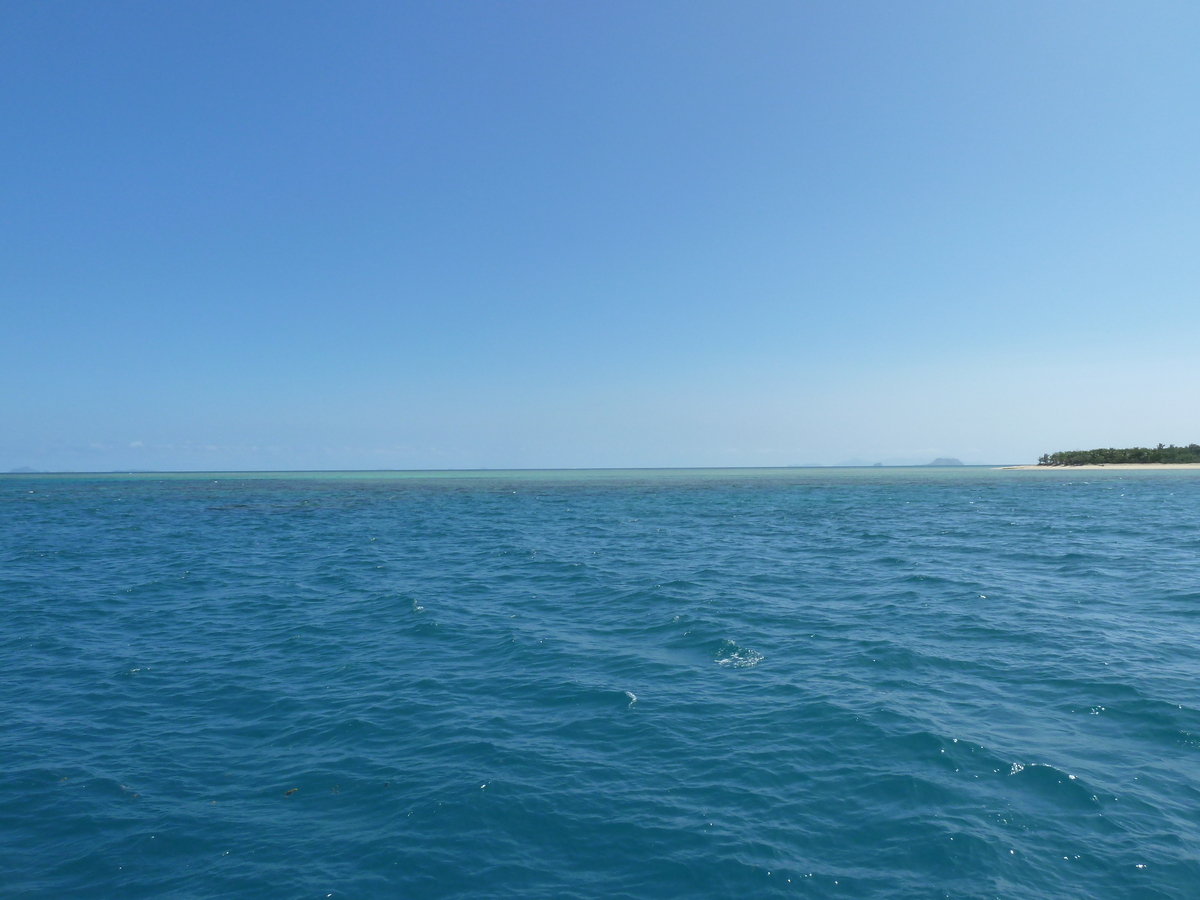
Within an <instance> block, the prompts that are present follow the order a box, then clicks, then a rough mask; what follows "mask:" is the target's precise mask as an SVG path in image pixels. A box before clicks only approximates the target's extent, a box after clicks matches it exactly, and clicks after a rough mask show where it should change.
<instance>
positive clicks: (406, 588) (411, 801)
mask: <svg viewBox="0 0 1200 900" xmlns="http://www.w3.org/2000/svg"><path fill="white" fill-rule="evenodd" d="M0 536H2V538H3V540H2V541H0V610H2V618H0V712H2V714H3V720H2V721H3V725H2V734H3V740H2V741H0V748H2V756H0V761H2V762H3V765H2V766H0V873H2V874H0V884H3V885H4V888H5V892H6V894H7V895H8V896H14V897H23V898H72V897H74V898H84V897H88V898H90V897H104V898H151V897H153V898H194V897H224V898H308V897H312V898H321V897H324V898H329V897H333V898H338V897H345V898H374V897H380V898H383V897H387V898H392V897H405V898H443V897H446V898H448V897H472V898H518V897H519V898H599V897H604V898H674V897H679V898H684V897H687V898H694V897H729V896H755V897H801V898H804V897H810V898H824V897H828V898H839V897H846V898H850V897H872V898H874V897H879V898H885V897H886V898H929V897H953V898H1024V900H1030V898H1034V900H1037V898H1076V897H1078V898H1109V897H1111V898H1130V897H1137V898H1180V900H1182V898H1194V897H1196V896H1198V895H1200V640H1198V638H1200V478H1198V477H1197V476H1196V475H1195V474H1194V473H1190V472H1182V471H1164V472H1152V473H1144V474H1143V473H1139V472H1095V471H1086V472H1071V471H1064V470H1055V471H1049V472H1040V471H1033V472H1022V471H997V470H991V469H973V468H963V469H955V470H917V469H895V470H886V469H885V470H878V469H876V470H820V469H814V470H804V469H796V470H747V471H720V470H713V471H661V472H653V471H647V472H629V471H624V472H603V471H597V472H522V473H446V474H434V473H425V474H421V473H357V474H356V473H349V474H341V475H337V474H329V473H325V474H312V475H303V474H295V473H292V474H278V475H236V474H209V475H151V474H146V475H127V476H119V475H111V476H66V475H60V476H32V475H21V476H16V475H14V476H4V477H2V478H0Z"/></svg>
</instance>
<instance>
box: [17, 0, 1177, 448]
mask: <svg viewBox="0 0 1200 900" xmlns="http://www.w3.org/2000/svg"><path fill="white" fill-rule="evenodd" d="M1197 47H1200V4H1196V3H1194V2H1187V3H1148V2H1136V3H1135V2H1129V3H1124V4H1108V3H1101V2H1087V3H1046V2H1034V3H1019V2H1003V3H999V2H997V3H961V2H947V3H893V2H886V3H869V2H851V3H845V2H829V3H803V2H786V3H770V2H752V3H740V2H739V3H733V2H730V3H720V4H714V3H702V2H696V0H688V2H678V3H669V2H651V3H647V2H641V0H639V2H629V3H625V2H603V3H560V2H543V3H526V2H488V3H466V2H439V3H432V2H431V3H409V4H399V3H393V2H387V3H333V2H327V3H302V2H286V3H247V2H236V3H218V2H210V0H205V2H193V3H189V2H174V0H173V2H171V3H154V2H141V3H91V2H78V3H63V2H44V0H37V2H13V0H9V2H6V3H4V4H3V5H0V136H2V137H0V209H2V210H3V215H2V216H0V385H2V388H0V471H3V470H7V469H10V468H14V467H18V466H32V467H34V468H38V469H73V470H111V469H129V468H137V469H231V468H250V469H272V468H443V467H470V468H475V467H491V468H499V467H541V466H657V465H786V464H807V463H823V464H834V463H839V462H844V461H850V460H859V461H863V462H876V461H883V462H897V463H899V462H927V461H929V460H930V459H932V458H933V457H935V456H956V457H959V458H961V459H963V460H964V461H967V462H997V463H1001V462H1032V461H1034V460H1035V458H1036V457H1037V456H1038V455H1039V454H1040V453H1043V452H1047V451H1052V450H1057V449H1071V448H1078V447H1092V446H1108V445H1116V446H1125V445H1132V444H1148V443H1158V442H1159V441H1163V442H1167V443H1170V442H1176V443H1188V442H1191V441H1200V53H1198V52H1197Z"/></svg>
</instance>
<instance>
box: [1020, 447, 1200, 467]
mask: <svg viewBox="0 0 1200 900" xmlns="http://www.w3.org/2000/svg"><path fill="white" fill-rule="evenodd" d="M1170 463H1174V464H1179V463H1200V444H1188V445H1187V446H1186V447H1176V446H1175V445H1174V444H1171V445H1170V446H1165V447H1164V446H1163V445H1162V444H1159V445H1158V446H1157V447H1126V448H1125V449H1123V450H1118V449H1117V448H1115V447H1107V448H1104V447H1102V448H1100V449H1097V450H1060V451H1059V452H1058V453H1045V454H1043V455H1042V456H1041V457H1039V458H1038V465H1039V466H1106V465H1155V464H1170Z"/></svg>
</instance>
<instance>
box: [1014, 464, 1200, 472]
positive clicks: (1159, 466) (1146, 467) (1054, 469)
mask: <svg viewBox="0 0 1200 900" xmlns="http://www.w3.org/2000/svg"><path fill="white" fill-rule="evenodd" d="M1000 468H1001V469H1023V470H1027V471H1033V470H1035V469H1036V470H1037V471H1039V472H1074V471H1075V470H1077V469H1085V470H1086V469H1134V470H1137V471H1139V472H1142V471H1146V470H1149V469H1197V470H1200V463H1084V464H1083V465H1081V466H1000Z"/></svg>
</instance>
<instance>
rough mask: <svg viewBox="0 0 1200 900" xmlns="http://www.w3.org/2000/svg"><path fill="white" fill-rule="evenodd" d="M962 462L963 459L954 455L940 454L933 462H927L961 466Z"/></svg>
mask: <svg viewBox="0 0 1200 900" xmlns="http://www.w3.org/2000/svg"><path fill="white" fill-rule="evenodd" d="M962 464H963V461H962V460H961V459H955V458H954V457H952V456H939V457H938V458H937V459H935V460H934V461H933V462H931V463H925V465H927V466H961V465H962Z"/></svg>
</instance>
